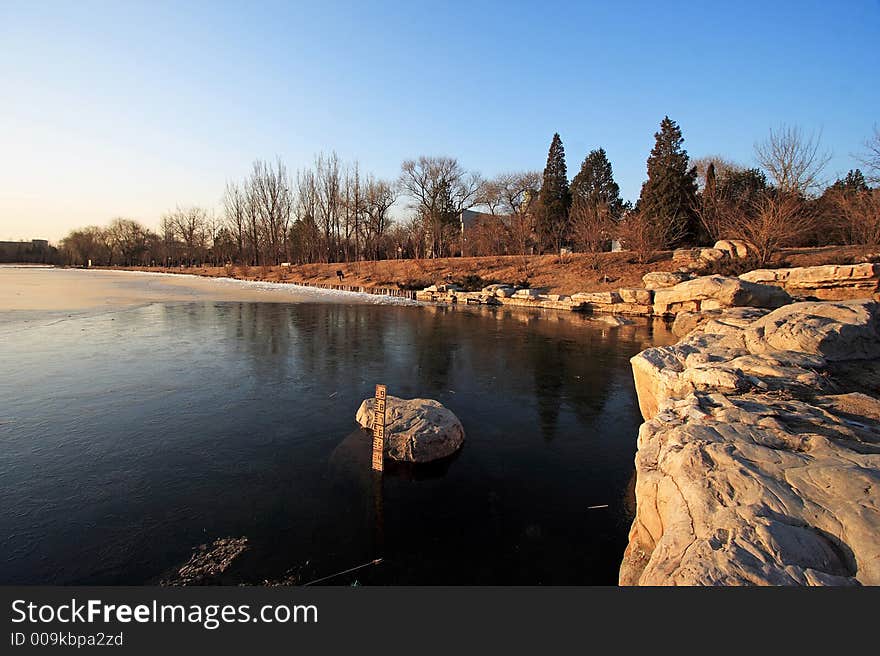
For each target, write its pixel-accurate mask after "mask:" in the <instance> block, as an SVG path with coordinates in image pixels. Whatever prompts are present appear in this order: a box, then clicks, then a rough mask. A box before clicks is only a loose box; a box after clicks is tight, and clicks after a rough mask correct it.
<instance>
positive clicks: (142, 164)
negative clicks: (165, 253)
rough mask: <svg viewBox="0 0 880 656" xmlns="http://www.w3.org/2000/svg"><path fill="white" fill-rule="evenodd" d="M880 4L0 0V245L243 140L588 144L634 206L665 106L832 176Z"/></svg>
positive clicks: (576, 158)
mask: <svg viewBox="0 0 880 656" xmlns="http://www.w3.org/2000/svg"><path fill="white" fill-rule="evenodd" d="M878 63H880V0H839V1H834V2H832V1H830V0H825V1H822V2H811V1H809V0H801V1H799V2H787V1H783V0H769V1H768V0H762V1H761V2H752V1H751V0H745V1H740V2H730V3H727V2H725V3H715V2H681V3H679V2H671V1H670V2H607V1H605V2H587V1H580V2H570V3H556V2H549V1H546V0H542V1H540V2H528V3H517V2H513V1H510V0H508V1H506V2H480V1H478V0H470V1H469V2H462V3H458V2H436V1H435V2H424V3H423V2H417V1H409V2H399V3H390V2H388V3H371V2H367V1H364V2H351V3H333V2H328V1H323V2H316V3H314V4H312V3H309V4H300V3H295V2H285V3H277V4H276V3H265V2H255V3H244V2H242V3H221V2H208V3H182V2H181V3H177V2H175V3H171V2H169V3H164V2H155V1H154V2H144V3H136V2H127V1H124V0H120V1H118V2H106V3H95V2H72V1H71V2H61V3H49V2H40V1H39V0H31V1H28V2H20V3H19V2H9V1H8V0H0V239H9V238H14V239H17V238H32V237H34V238H36V237H43V238H49V239H53V240H56V239H59V238H60V237H62V236H63V235H64V234H66V233H67V231H68V230H69V229H70V228H72V227H75V226H80V225H86V224H106V223H107V222H108V221H109V220H110V219H111V218H113V217H114V216H127V217H131V218H135V219H138V220H140V221H143V222H144V223H145V224H147V225H149V226H151V227H155V226H157V225H158V220H159V217H160V216H161V214H162V213H163V212H164V211H166V210H168V209H171V208H173V207H174V206H175V205H177V204H181V205H188V204H199V205H204V206H207V207H213V208H218V209H219V207H220V197H221V195H222V191H223V187H224V184H225V181H226V180H227V179H230V178H237V177H239V176H243V175H244V174H245V173H246V172H247V171H248V169H249V168H250V163H251V162H252V161H253V160H254V159H255V158H258V157H259V158H273V159H274V158H275V157H276V156H281V157H282V158H283V159H284V160H285V161H286V163H287V165H288V167H289V168H290V169H291V170H295V169H297V168H299V167H303V166H306V165H308V164H310V163H311V161H312V159H313V157H314V155H315V154H316V153H318V152H319V151H331V150H336V151H337V152H338V154H339V155H340V157H341V158H343V159H345V160H354V159H357V160H359V161H360V163H361V166H362V168H363V169H365V170H368V171H372V172H374V173H376V174H377V175H379V176H383V177H390V178H393V177H396V176H397V174H398V172H399V168H400V162H401V160H403V159H404V158H407V157H415V156H418V155H420V154H429V155H452V156H455V157H457V158H458V159H459V160H460V161H461V163H462V164H463V165H464V166H466V167H467V168H469V169H475V170H478V171H480V172H482V173H483V174H484V175H487V176H491V175H494V174H496V173H499V172H501V171H508V170H522V169H542V168H543V166H544V163H545V159H546V156H547V148H548V146H549V144H550V139H551V137H552V135H553V133H554V132H555V131H558V132H559V133H560V135H561V136H562V140H563V143H564V145H565V149H566V155H567V160H568V167H569V175H570V176H573V175H574V173H575V172H576V171H577V168H578V167H579V165H580V161H581V160H582V159H583V158H584V156H585V155H586V153H587V152H588V151H589V150H590V149H592V148H596V147H598V146H603V147H604V148H605V149H606V151H607V152H608V156H609V158H610V159H611V162H612V164H613V166H614V171H615V175H616V177H617V179H618V182H619V183H620V186H621V189H622V192H623V195H624V197H625V198H628V199H632V200H634V199H635V198H636V197H637V196H638V193H639V189H640V186H641V183H642V181H643V179H644V177H645V159H646V157H647V155H648V153H649V151H650V149H651V146H652V144H653V133H654V132H655V131H656V130H657V127H658V124H659V122H660V120H661V119H662V118H663V116H664V114H668V115H669V116H670V117H671V118H673V119H674V120H676V121H678V123H679V124H680V125H681V127H682V130H683V132H684V136H685V147H686V148H687V149H688V151H689V153H690V154H691V156H692V157H698V156H701V155H709V154H720V155H724V156H726V157H728V158H730V159H733V160H736V161H739V162H741V163H744V164H751V163H752V162H753V154H752V153H753V144H754V142H755V141H756V140H758V139H761V138H762V137H764V136H765V135H766V134H767V132H768V130H769V129H770V128H771V127H773V126H778V125H779V124H780V123H788V124H797V125H800V126H801V127H802V128H803V129H804V130H807V131H814V130H815V131H819V130H821V131H822V138H823V143H824V144H825V145H826V146H827V147H828V148H829V149H831V150H832V151H833V153H834V158H833V160H832V162H831V166H830V170H829V175H830V176H831V177H834V176H836V175H837V174H843V173H845V172H846V171H847V170H848V169H850V168H852V167H854V166H856V165H857V163H856V162H855V160H854V159H853V154H857V153H858V152H859V151H860V149H861V146H862V142H863V141H864V139H866V138H867V137H868V136H869V135H870V134H871V132H872V128H873V125H874V124H876V123H880V77H878V70H880V67H878Z"/></svg>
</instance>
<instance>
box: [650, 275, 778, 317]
mask: <svg viewBox="0 0 880 656" xmlns="http://www.w3.org/2000/svg"><path fill="white" fill-rule="evenodd" d="M787 303H791V297H790V296H789V295H788V293H786V292H785V291H784V290H782V289H780V288H779V287H775V286H773V285H759V284H757V283H753V282H747V281H745V280H740V279H739V278H728V277H726V276H702V277H700V278H694V279H693V280H688V281H686V282H681V283H678V284H677V285H675V286H674V287H669V288H665V289H658V290H656V291H655V292H654V314H657V315H664V314H677V313H678V312H693V311H700V310H718V309H721V308H728V307H756V308H778V307H781V306H783V305H786V304H787Z"/></svg>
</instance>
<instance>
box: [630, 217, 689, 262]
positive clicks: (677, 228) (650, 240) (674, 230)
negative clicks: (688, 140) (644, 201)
mask: <svg viewBox="0 0 880 656" xmlns="http://www.w3.org/2000/svg"><path fill="white" fill-rule="evenodd" d="M684 230H685V227H684V222H683V221H668V222H661V221H653V220H651V218H650V217H649V216H648V214H647V213H645V212H636V211H632V212H628V213H627V214H626V215H625V216H624V217H623V218H622V219H621V220H620V222H619V223H618V224H617V226H616V229H615V233H616V234H617V238H618V239H619V240H620V242H621V244H622V245H623V247H624V248H625V249H626V250H628V251H630V252H632V253H633V255H634V256H635V258H636V261H637V262H638V263H639V264H646V263H648V262H650V261H651V258H652V257H654V254H655V253H657V251H660V250H662V249H663V247H664V246H665V245H666V244H668V243H672V242H675V241H677V240H678V239H680V238H681V235H682V234H683V232H684Z"/></svg>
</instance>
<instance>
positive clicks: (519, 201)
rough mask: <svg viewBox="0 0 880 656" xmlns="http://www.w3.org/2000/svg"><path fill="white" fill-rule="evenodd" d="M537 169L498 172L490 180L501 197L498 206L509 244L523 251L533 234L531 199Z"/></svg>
mask: <svg viewBox="0 0 880 656" xmlns="http://www.w3.org/2000/svg"><path fill="white" fill-rule="evenodd" d="M541 178H542V176H541V173H540V172H539V171H522V172H517V173H502V174H501V175H499V176H498V177H496V178H495V181H494V184H495V186H496V188H497V190H498V194H499V196H500V198H501V210H502V211H503V212H505V213H506V214H507V217H506V225H507V232H508V234H509V238H510V242H511V246H512V248H513V249H514V250H515V251H516V252H517V253H518V254H520V255H527V254H528V251H529V246H530V244H532V242H533V239H534V235H535V219H536V214H535V202H536V201H537V198H538V190H539V189H540V188H541Z"/></svg>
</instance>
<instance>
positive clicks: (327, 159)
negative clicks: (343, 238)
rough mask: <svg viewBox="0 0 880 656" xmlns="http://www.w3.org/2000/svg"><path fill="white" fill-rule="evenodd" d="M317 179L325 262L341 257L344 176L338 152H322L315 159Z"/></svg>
mask: <svg viewBox="0 0 880 656" xmlns="http://www.w3.org/2000/svg"><path fill="white" fill-rule="evenodd" d="M315 181H316V183H317V186H316V188H317V191H318V196H317V199H318V219H319V221H318V223H319V226H320V227H321V229H322V230H323V232H324V244H323V246H324V249H325V251H324V254H323V261H324V262H335V261H336V260H338V259H339V256H340V253H339V211H340V207H341V205H342V200H341V198H340V189H341V186H342V177H341V173H340V164H339V157H338V156H337V155H336V153H330V155H324V154H323V153H321V154H320V155H318V157H317V159H316V160H315Z"/></svg>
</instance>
